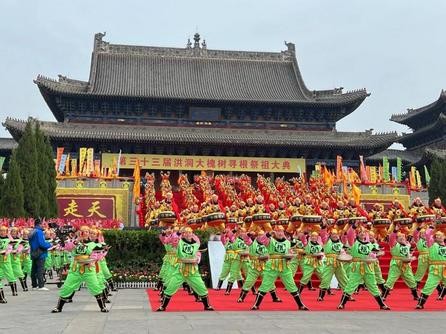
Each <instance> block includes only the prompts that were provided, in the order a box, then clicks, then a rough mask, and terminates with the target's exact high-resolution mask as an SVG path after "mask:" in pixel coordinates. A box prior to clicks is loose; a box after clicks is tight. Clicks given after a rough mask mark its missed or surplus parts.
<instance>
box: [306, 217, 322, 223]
mask: <svg viewBox="0 0 446 334" xmlns="http://www.w3.org/2000/svg"><path fill="white" fill-rule="evenodd" d="M302 222H303V223H305V224H320V223H322V216H303V217H302Z"/></svg>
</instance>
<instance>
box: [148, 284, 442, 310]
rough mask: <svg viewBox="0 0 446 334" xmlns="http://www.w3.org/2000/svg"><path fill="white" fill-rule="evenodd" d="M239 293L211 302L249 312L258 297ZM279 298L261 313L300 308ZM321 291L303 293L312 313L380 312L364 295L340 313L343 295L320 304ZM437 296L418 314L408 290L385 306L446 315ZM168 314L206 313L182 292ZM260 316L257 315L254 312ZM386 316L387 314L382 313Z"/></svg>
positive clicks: (154, 295)
mask: <svg viewBox="0 0 446 334" xmlns="http://www.w3.org/2000/svg"><path fill="white" fill-rule="evenodd" d="M239 293H240V290H233V291H232V293H231V295H229V296H225V295H224V291H223V290H222V291H214V290H209V300H210V303H211V305H212V306H213V307H214V309H215V310H216V311H249V310H250V308H251V306H252V305H253V304H254V301H255V296H254V295H252V294H251V293H250V294H249V295H248V297H247V298H246V300H245V302H244V303H240V304H239V303H237V302H236V301H237V298H238V295H239ZM277 294H278V296H279V297H280V298H281V299H282V300H283V302H282V303H273V302H272V301H271V296H270V295H266V296H265V298H264V300H263V303H262V305H261V306H260V311H296V310H297V306H296V303H295V302H294V300H293V299H292V297H291V296H290V294H289V293H288V292H286V291H285V290H283V289H281V288H279V289H277ZM318 294H319V292H318V291H308V290H304V291H303V293H302V300H303V302H304V303H305V305H306V306H307V307H308V308H309V309H310V310H311V311H337V312H348V311H380V310H379V308H378V305H377V303H376V301H375V299H374V298H373V297H372V296H371V295H370V294H369V293H368V292H367V291H361V293H360V294H359V295H354V297H355V299H356V301H355V302H348V303H347V305H346V308H345V310H337V309H336V307H337V305H338V304H339V300H340V299H341V292H340V291H339V290H336V291H335V295H334V296H326V297H325V301H324V302H317V301H316V299H317V296H318ZM147 295H148V297H149V303H150V306H151V308H152V310H153V311H155V310H156V309H157V308H158V306H159V304H160V302H159V296H158V291H153V290H150V289H149V290H147ZM436 298H437V292H436V291H434V293H433V294H432V296H431V297H430V298H429V299H428V301H427V303H426V304H425V309H424V310H415V305H416V304H417V302H416V301H414V300H412V296H411V294H410V291H409V289H395V290H393V291H392V293H391V295H390V296H389V297H388V299H387V301H386V303H387V305H388V306H389V307H390V308H391V309H392V311H399V312H401V311H406V312H407V311H416V312H424V311H445V310H446V300H444V301H437V300H436ZM167 310H168V312H196V311H202V310H203V304H202V303H196V302H195V301H194V296H189V295H187V293H186V292H184V291H183V290H179V291H178V292H177V293H176V294H175V295H174V296H173V297H172V300H171V301H170V303H169V306H168V307H167ZM252 312H258V311H252ZM380 312H386V311H380Z"/></svg>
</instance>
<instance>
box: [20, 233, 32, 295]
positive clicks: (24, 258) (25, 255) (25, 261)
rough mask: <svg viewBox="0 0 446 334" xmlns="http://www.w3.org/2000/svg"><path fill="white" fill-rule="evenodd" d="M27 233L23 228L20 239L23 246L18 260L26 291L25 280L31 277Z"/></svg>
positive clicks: (26, 284)
mask: <svg viewBox="0 0 446 334" xmlns="http://www.w3.org/2000/svg"><path fill="white" fill-rule="evenodd" d="M29 232H30V231H29V229H27V228H24V229H23V231H22V237H23V242H24V244H23V251H22V254H21V256H20V260H21V263H22V271H23V274H24V278H23V281H24V283H25V287H26V288H27V289H28V283H27V282H26V279H27V277H28V276H31V266H32V261H31V256H30V254H29V252H30V247H29V241H28V236H29Z"/></svg>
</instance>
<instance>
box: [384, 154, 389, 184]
mask: <svg viewBox="0 0 446 334" xmlns="http://www.w3.org/2000/svg"><path fill="white" fill-rule="evenodd" d="M382 178H383V181H384V182H390V165H389V159H388V158H387V157H383V174H382Z"/></svg>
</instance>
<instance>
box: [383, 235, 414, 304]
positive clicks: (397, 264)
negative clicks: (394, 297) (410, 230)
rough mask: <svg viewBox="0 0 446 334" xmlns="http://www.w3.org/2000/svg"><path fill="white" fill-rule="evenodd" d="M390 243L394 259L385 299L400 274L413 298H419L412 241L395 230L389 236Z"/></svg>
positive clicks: (390, 268) (384, 295) (386, 286)
mask: <svg viewBox="0 0 446 334" xmlns="http://www.w3.org/2000/svg"><path fill="white" fill-rule="evenodd" d="M395 228H397V227H395ZM389 245H390V254H392V259H391V261H390V267H389V273H388V275H387V281H386V283H384V292H383V294H382V298H383V300H386V298H387V296H388V295H389V292H390V290H392V289H393V286H394V285H395V282H396V281H397V280H398V278H400V276H401V277H402V278H403V281H404V283H406V285H407V286H408V287H409V289H410V292H411V293H412V296H413V299H414V300H418V293H417V283H416V282H415V278H414V276H413V272H412V266H411V261H412V254H411V251H410V243H409V242H408V241H407V240H406V236H405V235H404V233H401V232H398V231H397V230H396V231H395V230H394V232H393V233H392V234H390V236H389Z"/></svg>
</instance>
